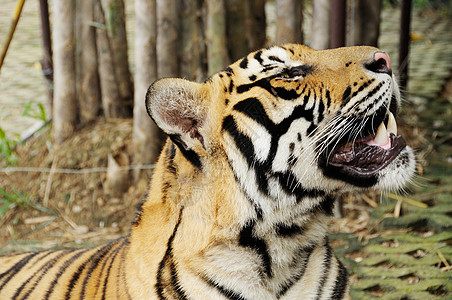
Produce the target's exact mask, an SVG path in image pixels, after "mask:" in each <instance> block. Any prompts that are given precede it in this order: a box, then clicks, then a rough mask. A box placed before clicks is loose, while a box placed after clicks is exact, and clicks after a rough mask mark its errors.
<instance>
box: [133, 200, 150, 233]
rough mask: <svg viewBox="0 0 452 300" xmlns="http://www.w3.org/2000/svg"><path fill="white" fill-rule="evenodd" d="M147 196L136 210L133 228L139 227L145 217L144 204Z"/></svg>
mask: <svg viewBox="0 0 452 300" xmlns="http://www.w3.org/2000/svg"><path fill="white" fill-rule="evenodd" d="M146 198H147V195H145V196H144V197H143V199H142V200H141V201H140V203H138V205H137V208H136V210H135V217H134V218H133V221H132V226H133V227H137V226H139V225H140V223H141V218H142V216H143V204H144V203H145V202H146Z"/></svg>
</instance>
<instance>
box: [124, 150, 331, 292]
mask: <svg viewBox="0 0 452 300" xmlns="http://www.w3.org/2000/svg"><path fill="white" fill-rule="evenodd" d="M163 151H164V153H165V154H164V155H162V157H161V158H160V160H159V162H158V164H159V165H158V167H157V168H156V169H157V172H159V173H158V174H156V175H155V176H154V177H155V179H154V180H153V181H152V186H151V188H150V193H149V196H148V198H147V200H146V202H145V203H144V204H143V206H142V208H141V212H139V213H138V214H139V215H140V217H139V218H138V219H139V221H136V222H135V223H134V224H135V225H134V228H133V229H132V235H131V239H132V243H131V244H132V246H131V252H135V253H136V254H137V255H135V257H139V260H138V261H135V262H134V263H133V264H132V265H135V267H134V268H133V269H134V270H141V273H140V272H135V273H136V274H137V276H139V277H141V279H142V280H146V281H149V283H150V284H151V285H150V286H154V287H155V289H156V290H157V291H158V292H162V293H163V290H164V289H163V288H162V287H163V286H166V285H170V282H169V281H171V280H174V278H175V277H177V278H179V277H180V278H182V277H183V278H186V277H192V276H194V275H193V272H194V273H196V276H195V277H196V279H193V278H192V280H199V281H201V282H203V283H204V284H207V285H215V284H214V282H216V281H221V282H225V283H226V282H228V281H229V280H233V281H234V280H237V279H234V278H249V279H250V281H254V282H255V283H254V285H256V284H257V282H258V283H259V284H258V285H259V286H260V289H263V290H265V291H266V293H267V292H268V293H270V294H273V295H275V294H278V293H279V294H281V293H285V291H286V290H287V289H289V287H290V286H291V285H293V284H295V282H296V280H295V279H297V276H298V275H299V274H301V273H302V272H303V270H304V268H305V267H306V265H307V262H308V260H309V257H310V256H311V255H312V254H313V253H317V252H325V253H326V252H330V250H331V249H330V248H329V245H328V241H327V238H326V236H327V226H328V221H329V215H330V214H331V210H332V203H333V199H332V198H330V197H327V196H324V195H317V194H315V195H311V196H313V197H309V195H307V194H306V195H303V197H301V198H299V199H295V198H294V199H295V200H294V199H277V200H276V201H273V203H270V204H267V205H266V204H264V203H263V202H262V201H263V200H264V201H268V199H257V198H252V197H250V195H249V194H247V193H246V191H243V187H242V186H241V185H240V184H239V183H237V182H236V181H235V180H233V181H228V179H227V178H234V174H232V170H231V168H230V166H229V165H224V166H217V167H216V169H217V171H216V172H219V173H221V172H223V173H225V174H214V175H212V176H210V177H209V178H204V177H203V178H200V177H199V176H201V174H200V173H198V174H197V173H196V171H195V172H189V171H187V170H189V169H190V168H193V167H192V166H189V165H187V162H186V161H185V160H183V157H178V156H181V153H180V152H178V150H177V149H176V148H174V145H173V144H172V143H167V145H166V147H165V148H164V150H163ZM227 172H229V174H226V173H227ZM217 178H221V179H222V180H221V181H218V179H217ZM223 178H225V179H223ZM158 180H160V181H158ZM216 180H217V181H216ZM314 203H317V204H316V205H314ZM151 246H152V247H151ZM143 264H145V265H146V267H137V266H136V265H143ZM176 266H177V267H176ZM203 270H204V271H203ZM150 274H157V276H151V275H150ZM168 274H170V276H169V277H168V276H167V275H168ZM297 274H298V275H297ZM245 275H246V276H245ZM244 276H245V277H244ZM245 283H246V284H245ZM249 284H250V282H248V281H246V280H243V289H245V290H248V289H249V288H248V287H246V285H249ZM237 285H238V286H242V284H240V283H237ZM162 289H163V290H162ZM239 289H241V288H240V287H239ZM250 293H251V292H250ZM254 296H256V297H258V298H259V297H260V298H259V299H266V298H267V297H266V296H265V297H264V296H263V295H260V294H255V295H254Z"/></svg>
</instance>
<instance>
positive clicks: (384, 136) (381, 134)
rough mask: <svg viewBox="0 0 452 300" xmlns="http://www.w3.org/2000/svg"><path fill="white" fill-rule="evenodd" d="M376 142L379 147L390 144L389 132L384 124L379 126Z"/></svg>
mask: <svg viewBox="0 0 452 300" xmlns="http://www.w3.org/2000/svg"><path fill="white" fill-rule="evenodd" d="M374 142H375V144H377V145H380V146H384V145H387V144H388V143H389V136H388V131H387V130H386V126H385V124H384V123H383V122H381V124H380V126H378V130H377V134H376V135H375V138H374Z"/></svg>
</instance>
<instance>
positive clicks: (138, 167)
mask: <svg viewBox="0 0 452 300" xmlns="http://www.w3.org/2000/svg"><path fill="white" fill-rule="evenodd" d="M154 167H155V165H130V166H124V167H118V170H150V169H153V168H154ZM107 170H108V168H107V167H98V168H89V169H80V170H76V169H51V168H34V167H17V168H16V167H7V168H3V169H0V173H16V172H30V173H31V172H37V173H61V174H88V173H100V172H106V171H107Z"/></svg>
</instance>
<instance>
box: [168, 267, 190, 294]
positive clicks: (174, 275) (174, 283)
mask: <svg viewBox="0 0 452 300" xmlns="http://www.w3.org/2000/svg"><path fill="white" fill-rule="evenodd" d="M169 267H170V271H171V284H172V286H173V287H174V292H175V294H176V296H177V298H176V299H178V300H184V299H188V297H187V295H186V294H185V292H184V290H183V289H182V286H181V284H180V282H179V276H178V274H177V269H176V264H175V263H174V260H173V259H171V260H170V262H169Z"/></svg>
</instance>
